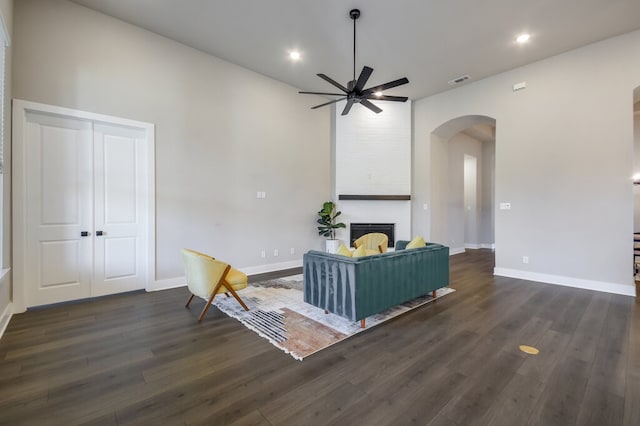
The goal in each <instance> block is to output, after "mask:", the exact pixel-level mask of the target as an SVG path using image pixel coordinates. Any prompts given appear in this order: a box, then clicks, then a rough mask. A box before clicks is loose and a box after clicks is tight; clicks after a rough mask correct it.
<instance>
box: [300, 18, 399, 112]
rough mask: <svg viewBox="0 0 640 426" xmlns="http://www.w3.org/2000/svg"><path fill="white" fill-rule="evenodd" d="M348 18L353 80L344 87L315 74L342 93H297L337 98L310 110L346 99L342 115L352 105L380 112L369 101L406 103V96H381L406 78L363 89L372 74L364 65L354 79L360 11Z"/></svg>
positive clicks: (371, 70) (369, 68)
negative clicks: (351, 39)
mask: <svg viewBox="0 0 640 426" xmlns="http://www.w3.org/2000/svg"><path fill="white" fill-rule="evenodd" d="M349 17H350V18H351V19H352V20H353V80H350V81H349V82H347V86H346V87H345V86H343V85H342V84H340V83H338V82H337V81H335V80H333V79H332V78H330V77H328V76H327V75H325V74H317V76H318V77H320V78H321V79H323V80H324V81H326V82H327V83H330V84H331V85H332V86H333V87H335V88H337V89H339V90H340V91H341V92H342V93H328V92H304V91H300V92H298V93H301V94H306V95H322V96H338V98H336V99H334V100H332V101H329V102H325V103H323V104H320V105H316V106H313V107H311V109H316V108H320V107H323V106H326V105H331V104H335V103H336V102H340V101H343V100H345V99H346V101H347V103H346V105H345V107H344V109H343V110H342V115H347V114H349V111H350V110H351V107H352V106H353V104H360V105H362V106H364V107H365V108H368V109H369V110H371V111H373V112H375V113H376V114H378V113H380V112H382V109H381V108H379V107H378V106H377V105H375V104H373V103H371V102H369V99H375V100H378V101H392V102H406V101H407V100H408V99H409V98H407V97H406V96H385V95H383V94H382V92H383V91H384V90H387V89H392V88H394V87H397V86H401V85H403V84H407V83H409V80H408V79H407V78H406V77H403V78H399V79H397V80H394V81H389V82H387V83H384V84H380V85H378V86H374V87H369V88H368V89H365V85H366V84H367V81H368V80H369V77H371V73H373V68H371V67H368V66H366V65H365V66H364V67H363V68H362V71H361V72H360V75H359V76H358V77H357V78H356V20H357V19H358V18H359V17H360V10H358V9H351V11H349Z"/></svg>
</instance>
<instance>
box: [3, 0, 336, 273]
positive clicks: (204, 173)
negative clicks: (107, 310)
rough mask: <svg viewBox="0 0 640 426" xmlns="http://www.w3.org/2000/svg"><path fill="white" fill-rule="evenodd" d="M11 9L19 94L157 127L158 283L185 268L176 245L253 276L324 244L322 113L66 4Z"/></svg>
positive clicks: (33, 3) (289, 94)
mask: <svg viewBox="0 0 640 426" xmlns="http://www.w3.org/2000/svg"><path fill="white" fill-rule="evenodd" d="M15 6H16V7H15V18H14V19H15V35H14V39H15V40H14V46H15V49H14V84H13V89H14V91H13V95H14V97H16V98H20V99H26V100H29V101H35V102H42V103H47V104H54V105H60V106H64V107H70V108H76V109H80V110H86V111H91V112H96V113H102V114H108V115H114V116H119V117H125V118H130V119H135V120H140V121H146V122H151V123H154V124H155V125H156V191H157V193H156V229H157V237H156V244H157V247H156V251H157V264H156V273H157V278H158V279H159V280H163V279H171V278H173V277H179V276H182V275H183V274H184V273H183V268H182V263H181V258H180V255H179V250H180V248H182V247H191V248H193V249H196V250H201V251H204V252H207V253H210V254H212V255H214V256H216V257H219V258H221V259H224V260H227V261H229V262H231V263H232V264H233V265H234V266H236V267H239V268H242V269H245V270H246V271H248V272H252V271H253V272H257V271H261V270H270V269H277V268H281V267H282V266H293V265H295V264H298V265H299V264H301V257H302V254H303V252H305V251H306V250H308V249H310V248H320V247H321V246H322V239H321V237H319V236H318V235H317V233H316V231H315V219H316V212H317V210H318V209H319V206H320V205H321V203H322V201H324V200H325V199H328V198H330V196H331V186H330V170H331V166H330V149H331V147H330V110H329V109H323V110H310V109H309V107H310V106H312V105H313V101H314V100H311V99H310V98H309V97H304V96H301V95H298V94H297V90H296V89H295V88H293V87H290V86H287V85H285V84H282V83H280V82H277V81H275V80H272V79H269V78H266V77H264V76H261V75H259V74H256V73H253V72H251V71H248V70H246V69H243V68H240V67H238V66H235V65H232V64H230V63H227V62H224V61H222V60H220V59H217V58H215V57H212V56H210V55H207V54H204V53H202V52H200V51H197V50H194V49H191V48H189V47H186V46H184V45H181V44H179V43H176V42H174V41H171V40H169V39H166V38H164V37H161V36H158V35H156V34H153V33H151V32H148V31H145V30H142V29H140V28H138V27H134V26H131V25H129V24H126V23H124V22H122V21H118V20H116V19H113V18H111V17H108V16H106V15H102V14H100V13H97V12H94V11H92V10H90V9H87V8H84V7H82V6H78V5H76V4H74V3H71V2H68V1H66V0H21V1H19V2H16V5H15ZM258 191H265V192H266V195H267V196H266V199H257V198H256V192H258ZM276 248H277V249H278V250H279V256H278V257H275V256H273V251H274V249H276ZM291 248H295V254H294V255H291V254H290V249H291ZM261 250H265V251H266V252H267V257H266V258H265V259H262V258H261V257H260V251H261Z"/></svg>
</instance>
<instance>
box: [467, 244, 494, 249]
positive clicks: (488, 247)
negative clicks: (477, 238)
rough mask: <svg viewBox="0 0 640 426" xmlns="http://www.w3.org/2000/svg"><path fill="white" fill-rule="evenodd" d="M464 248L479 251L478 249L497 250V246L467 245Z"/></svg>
mask: <svg viewBox="0 0 640 426" xmlns="http://www.w3.org/2000/svg"><path fill="white" fill-rule="evenodd" d="M464 248H466V249H469V250H478V249H491V250H495V249H496V245H495V244H465V245H464Z"/></svg>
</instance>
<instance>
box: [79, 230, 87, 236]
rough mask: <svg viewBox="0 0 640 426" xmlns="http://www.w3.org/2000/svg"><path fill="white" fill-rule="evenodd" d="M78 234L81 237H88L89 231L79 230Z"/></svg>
mask: <svg viewBox="0 0 640 426" xmlns="http://www.w3.org/2000/svg"><path fill="white" fill-rule="evenodd" d="M80 236H81V237H88V236H89V233H88V232H87V231H82V232H80Z"/></svg>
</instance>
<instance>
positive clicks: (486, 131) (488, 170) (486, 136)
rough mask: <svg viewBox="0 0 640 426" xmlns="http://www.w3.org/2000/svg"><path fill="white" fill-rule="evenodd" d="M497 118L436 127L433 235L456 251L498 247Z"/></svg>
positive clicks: (455, 121)
mask: <svg viewBox="0 0 640 426" xmlns="http://www.w3.org/2000/svg"><path fill="white" fill-rule="evenodd" d="M495 140H496V120H495V119H494V118H491V117H487V116H481V115H468V116H463V117H458V118H455V119H452V120H449V121H447V122H446V123H443V124H442V125H440V126H438V127H437V128H436V129H435V130H434V131H433V132H432V133H431V159H430V161H431V188H430V194H431V202H430V204H431V230H430V231H431V240H432V241H435V242H439V243H442V244H446V245H448V246H449V247H450V252H451V254H456V253H461V252H464V251H465V250H466V249H477V248H494V247H495V237H494V235H495V232H494V217H495V214H494V204H495V203H494V175H495V146H496V144H495Z"/></svg>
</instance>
